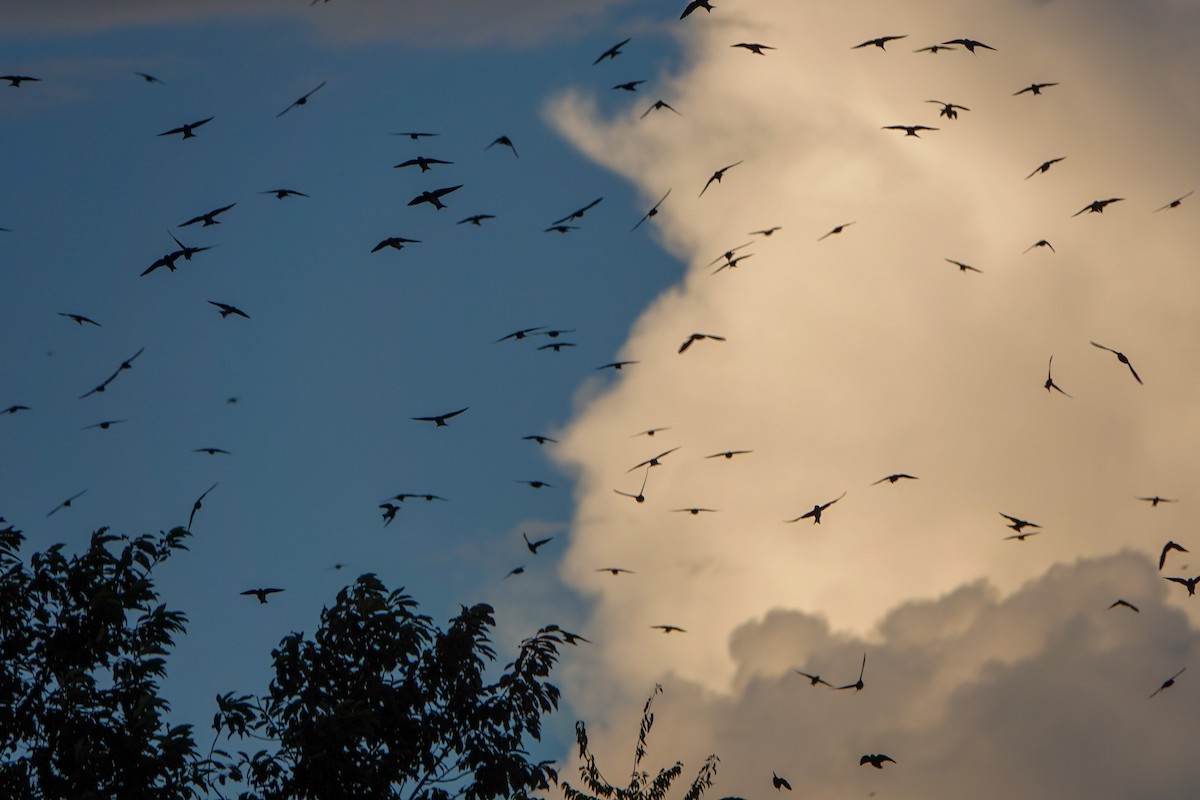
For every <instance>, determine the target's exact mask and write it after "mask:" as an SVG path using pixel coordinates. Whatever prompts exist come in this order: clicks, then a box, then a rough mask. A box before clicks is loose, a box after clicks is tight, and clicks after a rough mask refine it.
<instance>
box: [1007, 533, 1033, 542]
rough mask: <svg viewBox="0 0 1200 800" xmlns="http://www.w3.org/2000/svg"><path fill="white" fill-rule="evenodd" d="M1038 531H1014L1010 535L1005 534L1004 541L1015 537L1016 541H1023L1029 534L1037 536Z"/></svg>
mask: <svg viewBox="0 0 1200 800" xmlns="http://www.w3.org/2000/svg"><path fill="white" fill-rule="evenodd" d="M1038 533H1039V532H1038V531H1026V532H1025V533H1014V534H1012V535H1011V536H1005V537H1004V541H1006V542H1007V541H1008V540H1009V539H1016V540H1017V541H1018V542H1023V541H1025V539H1027V538H1028V537H1030V536H1037V535H1038Z"/></svg>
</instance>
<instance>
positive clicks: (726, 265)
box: [713, 253, 754, 275]
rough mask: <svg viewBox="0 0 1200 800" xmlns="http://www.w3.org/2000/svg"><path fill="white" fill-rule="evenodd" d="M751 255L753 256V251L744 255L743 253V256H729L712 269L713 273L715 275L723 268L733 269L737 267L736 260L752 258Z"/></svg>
mask: <svg viewBox="0 0 1200 800" xmlns="http://www.w3.org/2000/svg"><path fill="white" fill-rule="evenodd" d="M753 256H754V253H746V255H744V256H738V257H737V258H731V259H729V260H728V261H726V262H725V263H724V264H722V265H721V266H719V267H717V268H716V269H714V270H713V275H716V274H717V273H718V272H720V271H721V270H723V269H734V268H735V267H737V265H738V262H740V261H743V260H745V259H747V258H752V257H753Z"/></svg>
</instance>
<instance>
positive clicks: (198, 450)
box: [192, 447, 233, 456]
mask: <svg viewBox="0 0 1200 800" xmlns="http://www.w3.org/2000/svg"><path fill="white" fill-rule="evenodd" d="M192 452H193V453H207V454H208V455H210V456H216V455H222V456H231V455H233V453H230V452H229V451H228V450H222V449H221V448H219V447H197V448H196V449H195V450H193V451H192Z"/></svg>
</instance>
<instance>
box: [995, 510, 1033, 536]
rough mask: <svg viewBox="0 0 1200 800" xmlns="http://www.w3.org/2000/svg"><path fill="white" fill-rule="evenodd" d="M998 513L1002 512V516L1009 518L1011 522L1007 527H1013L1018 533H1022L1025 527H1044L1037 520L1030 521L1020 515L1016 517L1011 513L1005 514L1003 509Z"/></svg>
mask: <svg viewBox="0 0 1200 800" xmlns="http://www.w3.org/2000/svg"><path fill="white" fill-rule="evenodd" d="M998 513H999V514H1000V516H1002V517H1004V518H1005V519H1006V520H1008V522H1009V524H1008V525H1007V526H1006V527H1009V528H1012V529H1013V530H1014V531H1016V532H1017V533H1020V532H1021V530H1022V529H1023V528H1040V527H1042V526H1041V525H1038V524H1037V523H1036V522H1030V521H1029V520H1025V519H1021V518H1020V517H1014V516H1012V515H1011V514H1005V513H1004V512H1003V511H1000V512H998Z"/></svg>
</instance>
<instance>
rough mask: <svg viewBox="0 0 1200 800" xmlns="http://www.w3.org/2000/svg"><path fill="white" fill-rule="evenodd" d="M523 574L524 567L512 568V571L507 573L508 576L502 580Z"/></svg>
mask: <svg viewBox="0 0 1200 800" xmlns="http://www.w3.org/2000/svg"><path fill="white" fill-rule="evenodd" d="M523 574H525V568H524V567H514V568H513V569H510V570H509V571H508V574H507V575H505V576H504V578H505V579H507V578H511V577H512V576H513V575H523Z"/></svg>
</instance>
